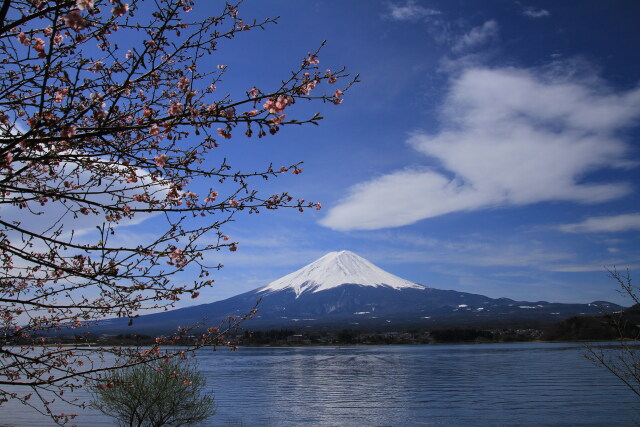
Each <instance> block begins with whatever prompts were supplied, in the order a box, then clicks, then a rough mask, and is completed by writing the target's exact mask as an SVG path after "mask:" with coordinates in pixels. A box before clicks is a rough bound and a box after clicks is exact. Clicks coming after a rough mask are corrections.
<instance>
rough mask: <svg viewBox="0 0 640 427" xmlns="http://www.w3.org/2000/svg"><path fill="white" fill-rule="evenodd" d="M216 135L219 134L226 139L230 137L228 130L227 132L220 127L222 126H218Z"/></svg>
mask: <svg viewBox="0 0 640 427" xmlns="http://www.w3.org/2000/svg"><path fill="white" fill-rule="evenodd" d="M217 130H218V135H220V136H221V137H223V138H226V139H231V134H230V133H229V132H227V131H226V130H224V129H222V128H218V129H217Z"/></svg>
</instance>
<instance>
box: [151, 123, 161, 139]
mask: <svg viewBox="0 0 640 427" xmlns="http://www.w3.org/2000/svg"><path fill="white" fill-rule="evenodd" d="M149 133H150V134H151V135H152V136H158V135H160V128H159V127H158V125H156V124H154V125H152V126H151V128H149Z"/></svg>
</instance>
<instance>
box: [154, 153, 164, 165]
mask: <svg viewBox="0 0 640 427" xmlns="http://www.w3.org/2000/svg"><path fill="white" fill-rule="evenodd" d="M153 160H155V162H156V166H158V167H159V168H163V167H164V165H165V164H167V155H166V154H164V153H162V154H158V155H157V156H155V157H154V158H153Z"/></svg>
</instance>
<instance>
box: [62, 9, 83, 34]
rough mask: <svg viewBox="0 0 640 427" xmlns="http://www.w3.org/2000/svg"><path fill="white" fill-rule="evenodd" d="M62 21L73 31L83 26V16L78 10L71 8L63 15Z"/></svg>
mask: <svg viewBox="0 0 640 427" xmlns="http://www.w3.org/2000/svg"><path fill="white" fill-rule="evenodd" d="M64 23H65V25H66V26H67V27H69V28H71V29H72V30H75V31H80V30H82V29H83V28H84V26H85V23H84V18H83V17H82V14H81V13H80V11H78V10H72V11H71V12H69V13H67V15H66V16H65V17H64Z"/></svg>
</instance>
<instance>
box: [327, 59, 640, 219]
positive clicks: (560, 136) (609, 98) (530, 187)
mask: <svg viewBox="0 0 640 427" xmlns="http://www.w3.org/2000/svg"><path fill="white" fill-rule="evenodd" d="M594 82H595V83H594ZM639 116H640V89H634V90H630V91H627V92H613V91H611V90H608V89H606V88H605V86H604V84H602V83H601V82H598V81H597V80H594V79H591V80H589V81H577V82H576V81H567V80H566V79H561V78H558V77H556V78H553V77H549V76H544V75H542V76H541V75H539V73H534V72H533V71H530V70H518V69H487V68H475V69H469V70H467V71H465V72H463V73H462V74H461V75H460V76H458V77H457V78H455V79H454V80H453V81H452V84H451V88H450V90H449V92H448V94H447V97H446V98H445V101H444V103H443V105H442V107H441V123H442V130H441V131H440V132H438V133H435V134H429V133H425V132H415V133H413V134H412V136H411V137H410V138H409V140H408V141H407V142H408V144H409V145H410V146H411V147H412V148H413V149H415V150H416V151H418V152H419V153H421V154H423V155H424V156H426V157H425V159H426V158H427V157H428V158H431V159H432V160H433V159H435V160H436V161H437V163H438V165H439V167H438V169H433V168H432V169H426V168H423V169H421V168H415V167H414V168H407V169H403V170H398V171H394V172H391V173H388V174H386V175H382V176H380V177H377V178H374V179H372V180H370V181H367V182H363V183H360V184H357V185H355V186H353V187H352V188H351V189H350V190H349V193H348V196H347V197H346V198H345V199H344V200H342V201H340V202H339V203H338V204H337V206H335V207H333V208H332V209H331V210H330V211H329V213H328V215H327V216H326V217H325V218H324V219H323V220H322V221H321V223H322V224H323V225H325V226H327V227H330V228H333V229H337V230H356V229H361V230H374V229H380V228H386V227H398V226H402V225H408V224H412V223H415V222H417V221H419V220H422V219H426V218H431V217H435V216H439V215H443V214H446V213H450V212H459V211H471V210H478V209H485V208H490V207H499V206H510V205H526V204H531V203H538V202H544V201H560V200H562V201H572V202H576V203H600V202H605V201H608V200H613V199H616V198H620V197H622V196H625V195H627V194H629V192H630V191H631V186H630V185H629V184H628V183H625V182H617V181H615V180H612V181H607V182H588V181H587V182H585V181H584V177H585V175H586V174H587V173H589V172H593V171H597V170H600V169H602V168H624V167H630V166H632V165H633V164H632V163H631V162H629V161H628V160H626V158H627V157H628V150H629V147H628V144H627V143H626V142H625V141H624V140H623V139H621V137H620V136H619V130H621V129H623V128H626V127H629V126H632V125H634V122H635V121H636V120H637V118H638V117H639Z"/></svg>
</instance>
